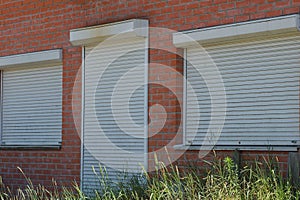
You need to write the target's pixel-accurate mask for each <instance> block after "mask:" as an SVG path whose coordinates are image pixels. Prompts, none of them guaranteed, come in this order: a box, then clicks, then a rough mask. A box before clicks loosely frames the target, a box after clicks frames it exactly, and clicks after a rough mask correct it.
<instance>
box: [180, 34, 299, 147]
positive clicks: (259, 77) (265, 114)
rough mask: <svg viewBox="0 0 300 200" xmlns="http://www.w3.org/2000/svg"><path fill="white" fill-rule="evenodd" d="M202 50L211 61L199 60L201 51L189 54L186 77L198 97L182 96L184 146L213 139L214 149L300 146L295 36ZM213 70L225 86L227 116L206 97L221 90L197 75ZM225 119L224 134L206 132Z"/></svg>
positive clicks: (297, 48) (211, 46)
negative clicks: (184, 118)
mask: <svg viewBox="0 0 300 200" xmlns="http://www.w3.org/2000/svg"><path fill="white" fill-rule="evenodd" d="M204 47H205V46H204ZM205 50H206V51H207V53H208V55H209V59H204V58H206V57H205V56H204V55H202V56H203V57H202V56H201V54H200V53H199V52H202V50H201V49H199V48H187V54H186V55H187V61H190V62H187V64H186V77H187V82H188V83H189V84H190V86H191V88H192V89H193V92H194V93H195V94H196V95H195V96H192V95H190V94H189V93H190V92H189V89H187V90H186V91H187V94H186V113H185V114H186V115H185V116H186V123H185V124H186V126H185V141H186V144H188V145H202V144H203V142H204V141H205V140H210V139H211V140H213V144H215V145H216V146H234V147H237V148H240V147H247V146H248V147H249V146H252V148H253V146H255V147H254V148H257V149H259V148H260V147H265V148H270V150H272V148H273V147H278V146H281V147H288V146H297V145H299V138H300V137H299V72H300V38H299V36H292V37H282V38H273V39H265V40H261V39H260V40H257V41H248V42H245V41H244V42H242V41H241V42H235V43H231V44H224V45H210V46H206V47H205ZM191 63H193V64H191ZM213 65H215V66H216V67H217V70H218V71H219V73H220V75H221V77H222V81H223V83H224V89H225V94H226V110H225V113H219V112H216V111H217V110H218V108H219V106H222V105H218V102H216V103H215V104H214V103H213V102H212V95H211V94H212V93H210V90H211V91H218V90H222V89H223V88H218V87H214V84H211V85H210V86H209V85H208V84H207V82H208V81H210V82H212V83H213V80H210V78H214V76H211V77H210V76H209V75H208V76H207V74H206V77H204V76H203V74H201V73H199V70H198V71H197V70H196V69H197V67H198V68H201V70H200V71H205V72H210V71H211V69H212V68H213ZM208 74H209V73H208ZM204 75H205V73H204ZM209 87H210V88H209ZM215 94H218V93H215ZM214 98H215V99H218V96H214ZM214 109H215V110H214ZM197 114H199V120H198V121H197V119H198V118H195V115H197ZM223 114H225V121H224V126H223V127H222V129H221V130H217V129H215V130H214V129H210V128H209V126H212V127H214V126H215V127H221V126H218V125H220V124H218V123H222V121H221V120H220V121H218V120H213V119H218V117H220V116H221V115H223Z"/></svg>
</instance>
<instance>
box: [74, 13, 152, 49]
mask: <svg viewBox="0 0 300 200" xmlns="http://www.w3.org/2000/svg"><path fill="white" fill-rule="evenodd" d="M147 28H148V20H145V19H132V20H126V21H121V22H116V23H109V24H104V25H99V26H91V27H86V28H79V29H73V30H71V31H70V42H71V43H72V45H74V46H84V45H87V44H91V43H95V42H101V41H103V40H105V39H106V38H108V37H111V36H113V35H117V34H122V36H123V37H124V38H131V37H147V35H148V33H147Z"/></svg>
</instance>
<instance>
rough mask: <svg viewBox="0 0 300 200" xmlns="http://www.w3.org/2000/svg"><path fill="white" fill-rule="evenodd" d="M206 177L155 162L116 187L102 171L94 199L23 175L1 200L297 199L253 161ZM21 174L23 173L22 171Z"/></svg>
mask: <svg viewBox="0 0 300 200" xmlns="http://www.w3.org/2000/svg"><path fill="white" fill-rule="evenodd" d="M208 164H209V165H210V168H209V169H208V170H207V172H206V174H205V175H204V174H202V175H199V173H198V172H197V171H198V170H197V168H196V167H195V168H194V169H192V170H188V171H186V170H185V171H180V170H179V169H178V167H176V166H172V165H171V166H168V167H166V166H165V165H164V164H163V163H161V162H157V166H158V167H157V168H160V170H156V171H155V172H154V173H151V174H149V173H145V174H144V175H142V176H135V177H132V178H130V179H128V178H125V179H123V180H127V181H121V182H120V183H118V184H112V182H110V181H109V180H108V178H107V173H106V171H105V169H104V168H102V167H100V170H99V171H100V172H99V173H96V171H95V176H97V178H98V180H99V184H100V185H101V188H99V190H98V191H95V195H94V197H87V196H86V195H85V194H83V192H82V191H81V190H80V188H79V187H78V185H77V184H74V185H73V188H66V187H63V188H60V189H59V188H58V186H57V185H56V183H55V182H54V183H53V184H54V185H53V188H54V189H51V191H50V190H47V189H46V188H45V187H43V186H41V185H38V186H34V185H33V184H32V182H31V181H30V179H28V178H27V177H26V176H25V175H24V177H25V179H26V181H27V182H28V185H27V187H26V188H22V189H19V190H18V191H17V193H15V194H12V192H11V191H10V190H9V188H7V187H5V186H4V185H3V184H1V180H0V199H1V200H4V199H16V200H19V199H20V200H22V199H30V200H36V199H40V200H42V199H43V200H44V199H51V200H57V199H81V200H84V199H91V200H96V199H109V200H111V199H120V200H123V199H149V200H156V199H163V200H165V199H167V200H174V199H187V200H194V199H209V200H211V199H213V200H214V199H220V200H235V199H237V200H239V199H245V200H246V199H263V200H268V199H274V200H275V199H276V200H288V199H295V200H296V199H300V190H299V188H295V187H293V186H292V185H291V184H290V182H289V181H288V180H284V179H283V178H282V177H281V176H280V173H279V172H278V170H277V169H276V167H273V166H274V165H271V164H270V163H268V162H265V163H260V162H256V163H255V164H254V165H251V166H244V167H243V168H240V169H239V168H238V166H237V165H236V164H235V163H234V162H233V160H232V159H231V158H229V157H227V158H225V159H223V160H216V161H215V162H213V163H209V162H208ZM21 172H22V170H21Z"/></svg>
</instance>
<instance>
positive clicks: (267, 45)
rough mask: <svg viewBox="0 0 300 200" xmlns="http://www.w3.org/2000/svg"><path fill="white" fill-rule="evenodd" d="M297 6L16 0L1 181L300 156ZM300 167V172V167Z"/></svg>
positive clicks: (10, 23)
mask: <svg viewBox="0 0 300 200" xmlns="http://www.w3.org/2000/svg"><path fill="white" fill-rule="evenodd" d="M299 8H300V1H298V0H291V1H290V0H289V1H287V0H284V1H271V0H256V1H249V0H242V1H230V0H213V1H206V0H203V1H189V0H188V1H184V0H172V1H144V0H140V1H122V0H118V1H85V0H77V1H55V0H49V1H48V0H47V1H42V0H34V1H5V2H1V4H0V11H1V20H0V21H1V26H0V32H1V35H0V38H1V39H0V43H1V47H0V56H1V57H0V68H1V137H0V138H1V146H0V147H1V150H0V176H1V177H2V179H3V181H4V183H5V184H8V185H10V186H12V187H15V188H17V187H19V186H20V185H24V184H26V183H25V180H24V178H23V176H22V174H21V173H20V171H19V170H18V167H20V168H21V169H22V170H23V171H24V173H25V174H26V175H27V176H28V177H30V178H31V180H32V181H33V183H36V184H38V183H40V184H43V185H51V184H52V183H51V182H52V179H55V180H56V181H57V182H58V183H60V184H63V185H70V184H71V183H72V182H73V181H76V182H78V183H81V185H82V187H83V188H89V187H92V185H93V184H92V183H93V180H92V179H93V170H92V168H91V167H92V166H95V165H98V163H99V162H101V164H103V165H105V166H106V167H107V168H108V169H110V170H111V173H112V177H114V174H115V173H117V171H119V170H122V169H124V168H125V169H126V170H128V171H129V172H134V173H136V172H137V170H140V166H141V165H142V166H144V167H145V168H146V169H147V170H148V171H151V170H153V169H154V165H155V161H154V160H155V156H157V157H158V159H159V160H162V161H164V162H167V163H168V162H169V161H171V162H174V164H176V165H178V166H180V167H186V166H190V165H191V164H192V165H197V166H202V167H205V163H204V161H203V160H212V159H214V157H213V153H212V151H211V150H215V151H216V153H217V155H218V156H220V157H223V156H238V157H239V159H238V160H240V161H241V162H252V161H253V160H255V159H256V158H259V157H260V156H266V157H268V156H270V157H272V156H274V157H277V158H278V161H279V165H280V168H281V170H282V172H283V174H284V175H287V173H288V169H289V166H290V167H292V168H293V166H294V165H295V162H296V164H297V162H299V160H298V161H297V155H299V150H298V147H299V142H300V134H299V69H300V50H299V49H300V48H299V45H300V32H299V27H300V26H299ZM298 173H299V172H298Z"/></svg>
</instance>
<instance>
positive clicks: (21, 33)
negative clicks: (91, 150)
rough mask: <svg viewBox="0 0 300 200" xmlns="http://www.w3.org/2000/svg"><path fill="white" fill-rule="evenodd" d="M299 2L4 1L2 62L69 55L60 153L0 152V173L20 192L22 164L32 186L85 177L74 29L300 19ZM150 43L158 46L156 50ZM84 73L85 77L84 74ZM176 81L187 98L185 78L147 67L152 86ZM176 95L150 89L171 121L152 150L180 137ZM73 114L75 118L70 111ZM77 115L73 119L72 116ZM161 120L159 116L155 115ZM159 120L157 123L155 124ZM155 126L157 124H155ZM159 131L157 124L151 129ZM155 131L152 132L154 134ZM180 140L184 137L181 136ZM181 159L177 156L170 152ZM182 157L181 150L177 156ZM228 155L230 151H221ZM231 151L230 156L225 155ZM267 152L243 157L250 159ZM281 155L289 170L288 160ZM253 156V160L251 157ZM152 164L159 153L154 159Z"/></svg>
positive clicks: (192, 155) (154, 57)
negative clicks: (139, 21) (140, 21)
mask: <svg viewBox="0 0 300 200" xmlns="http://www.w3.org/2000/svg"><path fill="white" fill-rule="evenodd" d="M299 7H300V1H299V0H284V1H278V0H253V1H250V0H240V1H232V0H213V1H208V0H194V1H191V0H172V1H161V0H157V1H154V0H153V1H150V0H148V1H147V0H139V1H137V0H131V1H125V0H114V1H111V0H102V1H98V0H76V1H71V0H68V1H67V0H6V1H1V2H0V56H6V55H12V54H18V53H25V52H32V51H39V50H47V49H54V48H62V49H63V69H64V72H63V81H64V83H63V130H62V134H63V143H62V149H61V150H47V151H42V150H23V151H22V150H0V175H1V176H2V177H3V180H4V182H5V183H8V184H10V185H15V186H18V185H19V184H20V183H24V178H23V177H22V175H21V174H20V172H18V170H17V166H20V167H21V168H22V169H23V170H24V172H25V173H26V175H27V176H29V177H30V178H31V179H32V180H33V182H34V183H41V184H48V183H49V182H50V181H51V179H52V178H54V179H56V180H57V181H58V182H60V181H62V182H65V183H69V182H70V181H73V180H76V181H79V178H80V139H79V133H78V132H77V130H76V128H75V123H74V121H76V122H77V123H80V84H79V85H77V86H76V87H75V91H76V92H77V93H78V94H77V95H75V97H74V99H73V100H74V101H76V102H78V106H76V107H75V108H74V109H73V111H72V105H71V102H72V95H71V92H72V89H73V85H74V80H75V76H76V74H77V72H78V70H79V68H80V65H81V49H80V48H78V47H72V45H71V44H70V43H69V42H68V41H69V30H70V29H73V28H79V27H85V26H91V25H97V24H104V23H108V22H113V21H120V20H125V19H130V18H146V19H149V22H150V26H153V27H164V28H169V29H173V30H176V31H181V30H187V29H193V28H200V27H206V26H214V25H218V24H227V23H234V22H240V21H247V20H253V19H259V18H265V17H273V16H279V15H285V14H292V13H298V12H299ZM150 41H153V42H158V43H161V44H163V45H167V46H168V47H169V48H170V50H171V51H175V52H179V53H181V52H180V50H176V49H175V48H174V47H173V46H172V45H171V37H170V35H168V34H167V35H165V38H161V37H157V36H156V37H155V35H154V36H150ZM151 45H152V44H151ZM149 57H150V62H151V63H160V64H164V65H167V66H170V67H172V68H173V69H176V70H177V71H178V72H182V62H181V59H180V58H179V57H180V56H177V55H175V54H172V53H169V52H164V51H159V50H155V49H152V50H151V51H150V55H149ZM79 73H80V72H79ZM162 77H165V78H166V77H170V78H168V81H167V82H164V84H169V85H170V87H171V88H174V89H176V91H177V92H176V93H177V98H178V97H179V98H180V97H181V96H180V95H181V94H182V85H181V83H182V82H181V77H180V76H179V75H178V74H176V73H175V72H174V71H168V70H166V71H163V70H162V69H161V68H160V67H159V66H158V65H157V64H151V65H150V66H149V80H150V81H158V80H161V78H162ZM177 98H176V97H175V95H174V94H172V92H170V91H168V90H166V89H165V88H163V87H161V86H159V85H151V86H150V87H149V106H151V105H154V104H156V103H159V104H162V105H164V106H165V107H166V110H167V113H168V116H167V122H166V124H165V126H164V128H163V129H162V130H161V131H160V132H159V133H158V134H156V135H154V136H152V137H151V138H150V139H149V151H151V152H153V151H156V150H157V149H160V148H161V147H163V146H164V145H166V144H167V143H168V142H169V141H170V140H171V139H172V138H173V137H175V135H176V133H177V131H178V130H179V132H180V128H181V127H180V118H181V114H180V110H181V108H180V106H179V101H181V99H179V101H178V99H177ZM72 112H73V113H72ZM73 114H74V115H73ZM153 114H154V115H153V116H154V117H156V118H157V119H159V118H160V117H161V116H160V115H158V114H157V115H156V114H155V112H154V113H153ZM152 119H153V120H154V118H152ZM154 121H155V120H154ZM153 124H154V125H155V123H153ZM153 128H154V127H151V126H150V127H149V130H150V133H149V134H150V135H152V134H151V130H153ZM178 140H180V134H179V138H178ZM171 153H172V154H177V152H171ZM179 153H181V152H179ZM223 153H224V152H223ZM227 153H228V152H226V154H227ZM257 154H264V153H263V152H261V153H258V152H255V153H253V152H245V153H244V155H245V157H246V156H247V159H250V158H252V157H254V156H256V155H257ZM274 154H275V155H277V154H280V156H282V157H283V158H282V159H283V161H282V163H283V164H282V165H283V167H285V168H286V154H281V153H276V152H275V153H274ZM197 155H198V152H197V151H189V152H187V153H185V154H184V155H183V156H181V158H180V160H178V163H179V164H181V165H183V164H184V162H183V161H184V160H191V159H197V158H196V157H197ZM252 155H253V156H252ZM149 158H150V161H149V162H151V159H152V158H153V155H150V156H149Z"/></svg>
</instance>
